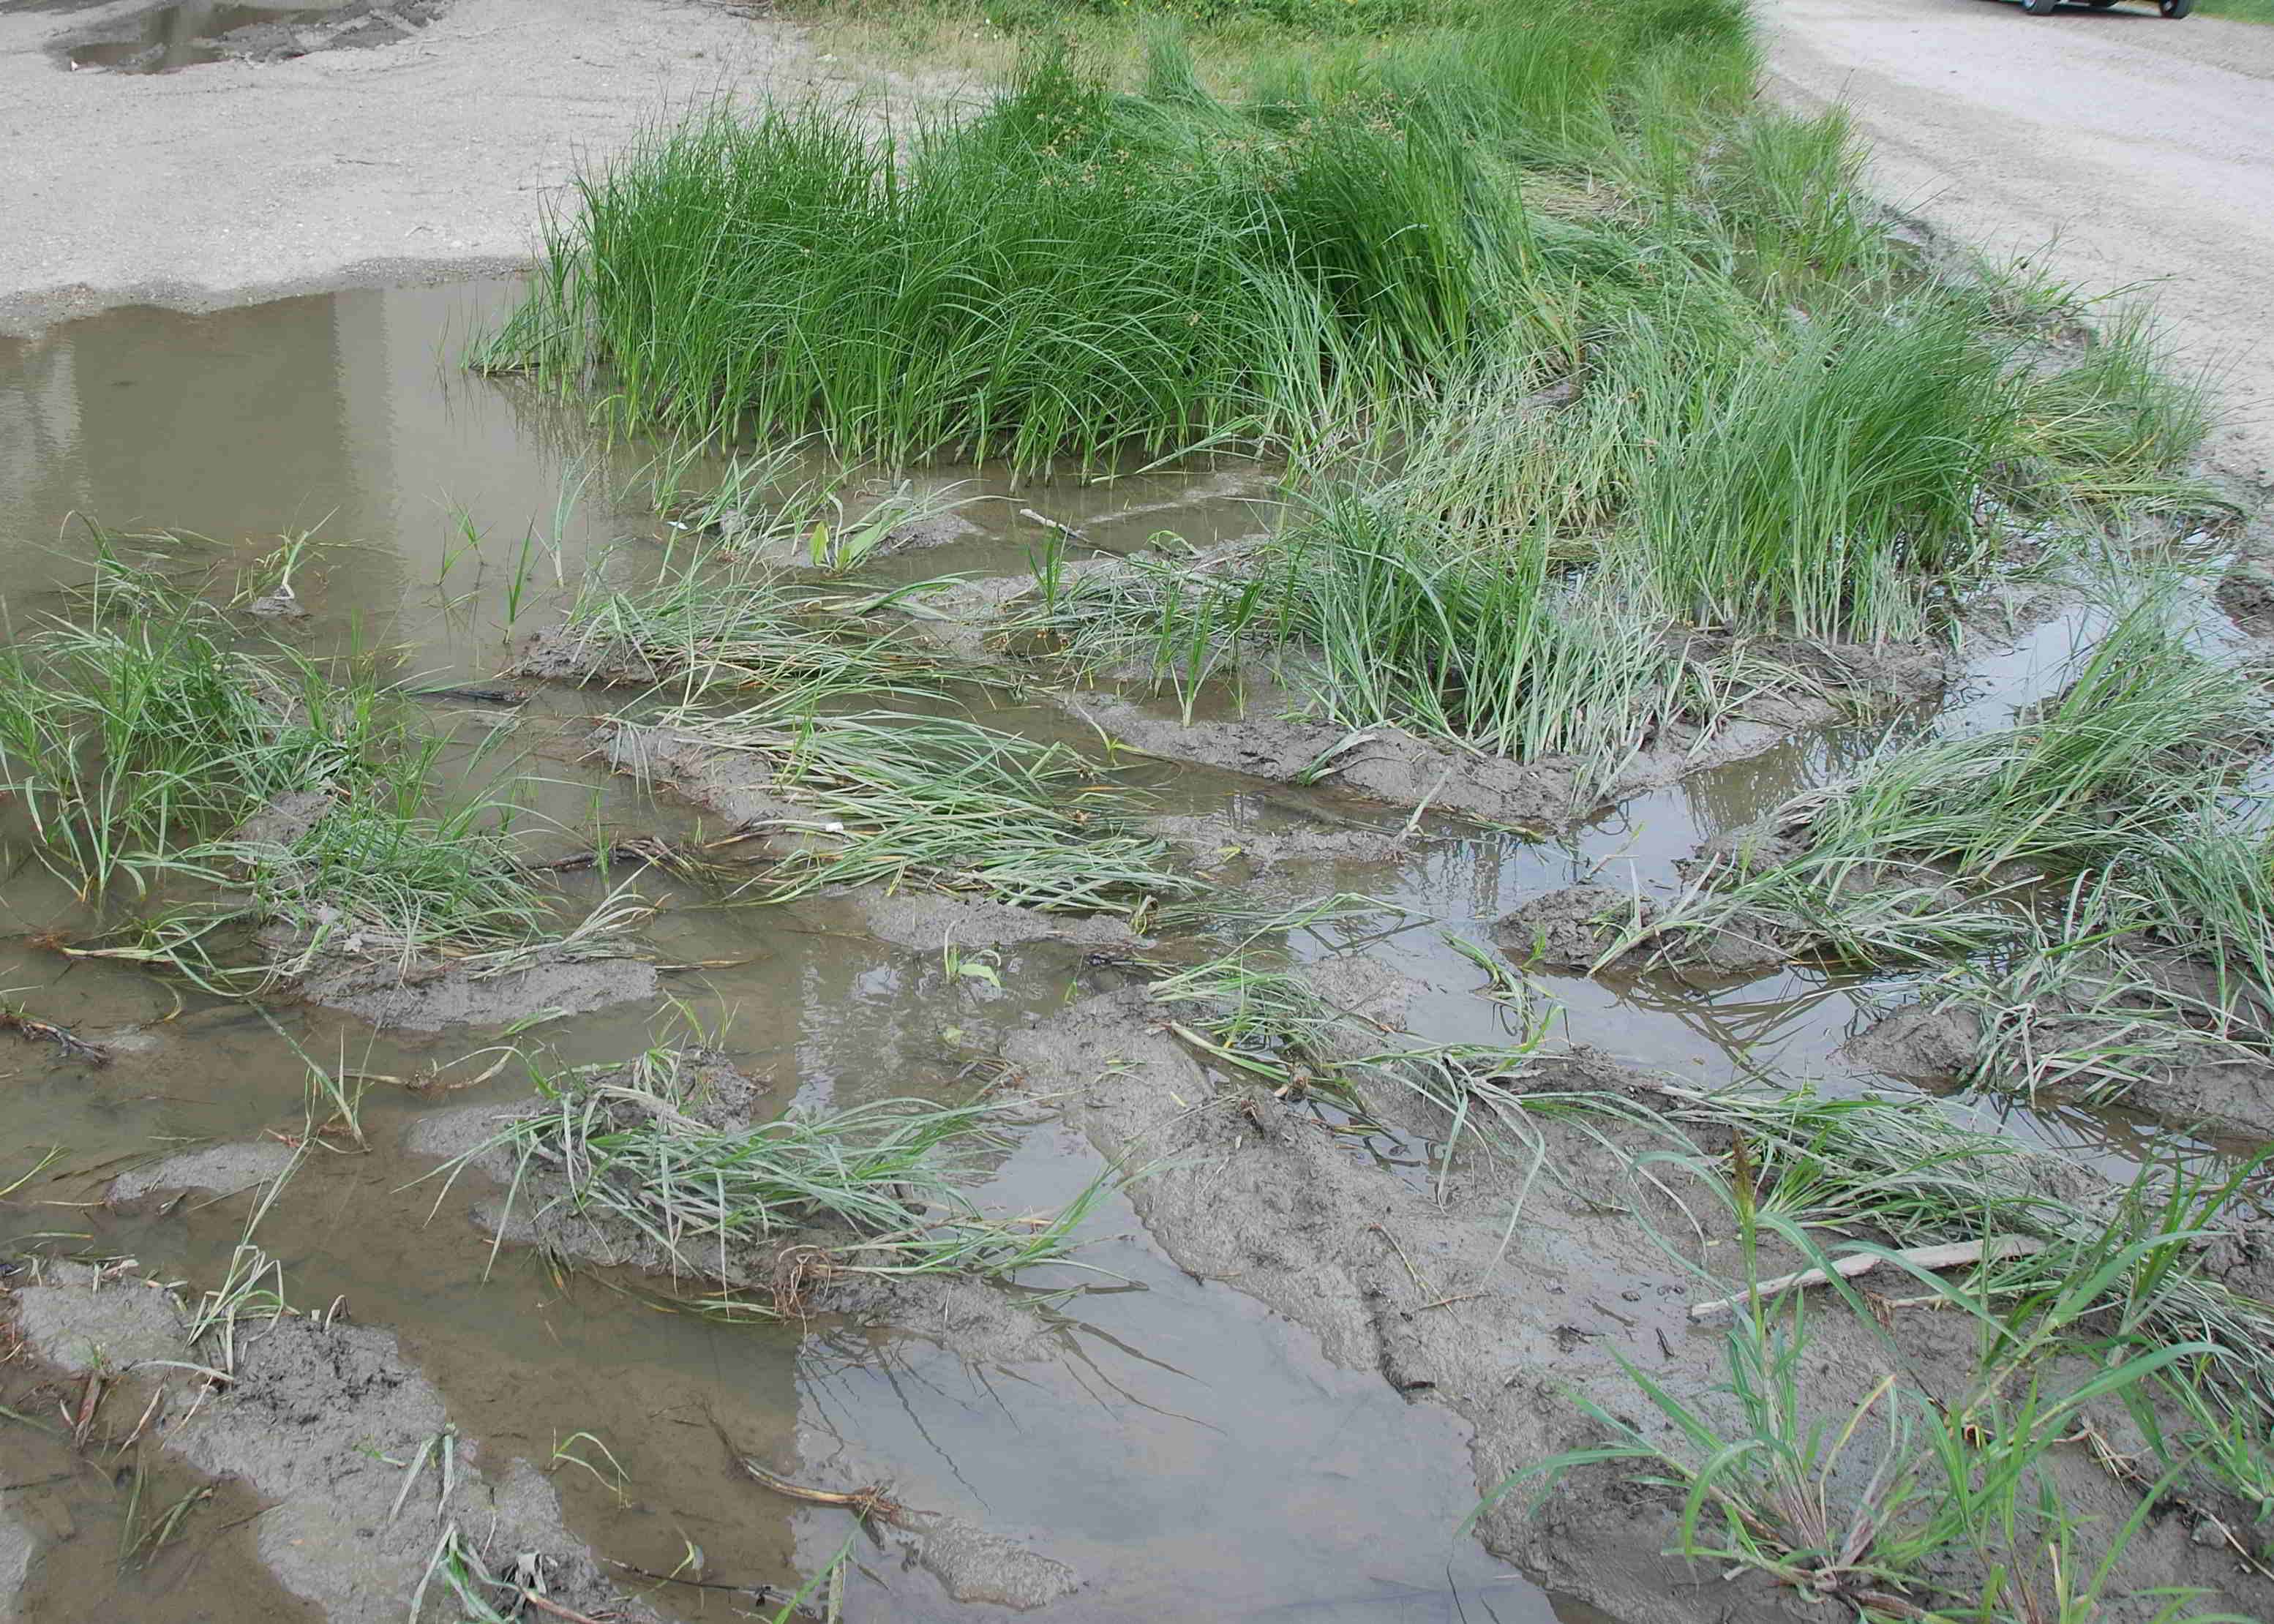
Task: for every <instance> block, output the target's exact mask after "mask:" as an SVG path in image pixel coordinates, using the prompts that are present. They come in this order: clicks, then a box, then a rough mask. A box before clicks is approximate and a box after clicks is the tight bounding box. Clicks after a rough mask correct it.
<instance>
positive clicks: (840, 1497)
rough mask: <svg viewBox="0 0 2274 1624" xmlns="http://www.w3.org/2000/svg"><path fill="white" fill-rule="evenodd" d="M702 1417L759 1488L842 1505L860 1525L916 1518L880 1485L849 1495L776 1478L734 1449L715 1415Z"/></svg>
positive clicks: (902, 1523) (899, 1524)
mask: <svg viewBox="0 0 2274 1624" xmlns="http://www.w3.org/2000/svg"><path fill="white" fill-rule="evenodd" d="M704 1416H705V1418H706V1419H707V1420H709V1422H710V1423H711V1430H712V1432H716V1433H718V1434H719V1443H720V1444H721V1445H722V1446H724V1447H725V1448H726V1451H727V1460H729V1461H730V1462H733V1463H734V1465H736V1466H738V1467H740V1468H741V1469H742V1472H743V1474H744V1475H745V1476H747V1477H749V1479H750V1481H751V1482H753V1483H755V1484H757V1485H758V1486H759V1487H760V1488H762V1489H771V1490H772V1491H773V1492H775V1493H777V1494H782V1495H787V1497H788V1498H790V1499H791V1500H803V1501H805V1502H806V1503H807V1504H808V1505H811V1506H842V1507H844V1508H845V1509H846V1510H847V1511H849V1512H851V1513H852V1514H853V1515H855V1516H856V1517H859V1518H860V1519H861V1520H862V1522H868V1521H869V1520H870V1518H872V1517H873V1518H875V1519H877V1521H879V1522H890V1523H892V1524H894V1525H895V1526H897V1527H902V1528H905V1527H907V1525H908V1522H909V1519H910V1518H911V1516H912V1515H916V1514H913V1513H911V1512H910V1511H909V1510H908V1508H907V1507H906V1506H903V1505H901V1504H900V1501H898V1500H894V1499H892V1497H891V1496H890V1495H888V1494H886V1493H885V1491H884V1488H883V1485H877V1484H871V1485H870V1486H869V1487H867V1488H865V1489H855V1490H854V1491H853V1492H850V1493H840V1492H837V1491H835V1490H832V1489H809V1488H806V1487H805V1486H803V1485H801V1484H795V1483H792V1482H790V1481H789V1479H788V1478H787V1477H775V1476H774V1474H773V1473H772V1472H770V1471H768V1470H766V1469H765V1468H764V1467H763V1466H761V1465H759V1464H758V1463H757V1462H755V1461H753V1460H751V1459H750V1458H749V1456H748V1455H744V1454H743V1453H742V1451H741V1450H740V1449H737V1448H736V1447H734V1440H733V1439H731V1438H729V1437H727V1429H726V1428H725V1427H724V1426H722V1425H719V1417H717V1416H714V1415H711V1414H710V1413H709V1412H708V1411H705V1412H704Z"/></svg>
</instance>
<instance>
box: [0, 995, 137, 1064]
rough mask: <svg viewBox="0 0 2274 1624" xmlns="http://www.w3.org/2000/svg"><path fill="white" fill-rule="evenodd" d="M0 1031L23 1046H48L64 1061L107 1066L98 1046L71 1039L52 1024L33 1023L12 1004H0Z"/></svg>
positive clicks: (105, 1053) (105, 1051) (107, 1060)
mask: <svg viewBox="0 0 2274 1624" xmlns="http://www.w3.org/2000/svg"><path fill="white" fill-rule="evenodd" d="M0 1032H12V1033H14V1034H16V1035H17V1036H18V1037H19V1038H21V1039H23V1041H25V1042H26V1043H42V1042H44V1043H52V1044H54V1045H55V1046H56V1048H57V1049H61V1050H62V1051H63V1055H64V1059H66V1060H83V1061H85V1062H86V1063H87V1064H89V1065H96V1066H107V1065H109V1064H110V1051H109V1049H105V1048H103V1047H102V1044H100V1043H90V1042H88V1041H87V1040H86V1039H84V1038H78V1037H73V1036H72V1034H71V1033H70V1032H69V1031H67V1030H65V1029H64V1027H62V1026H56V1024H55V1023H54V1022H52V1021H45V1020H34V1019H33V1018H32V1017H31V1016H29V1015H26V1013H24V1011H22V1010H20V1009H19V1008H16V1007H15V1006H13V1005H0Z"/></svg>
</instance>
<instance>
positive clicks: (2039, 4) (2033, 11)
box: [2022, 0, 2060, 17]
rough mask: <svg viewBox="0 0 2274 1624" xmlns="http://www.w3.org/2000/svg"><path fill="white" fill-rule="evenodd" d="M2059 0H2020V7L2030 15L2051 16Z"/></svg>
mask: <svg viewBox="0 0 2274 1624" xmlns="http://www.w3.org/2000/svg"><path fill="white" fill-rule="evenodd" d="M2059 4H2060V0H2022V10H2023V11H2027V12H2028V13H2029V15H2030V16H2032V17H2051V16H2052V13H2053V8H2054V7H2055V6H2057V5H2059Z"/></svg>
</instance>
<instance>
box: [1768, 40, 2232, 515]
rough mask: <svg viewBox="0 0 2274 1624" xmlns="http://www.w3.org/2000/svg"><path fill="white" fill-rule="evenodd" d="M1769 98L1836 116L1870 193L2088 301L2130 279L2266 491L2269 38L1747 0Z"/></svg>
mask: <svg viewBox="0 0 2274 1624" xmlns="http://www.w3.org/2000/svg"><path fill="white" fill-rule="evenodd" d="M1763 4H1764V13H1765V17H1766V21H1767V23H1768V26H1769V34H1770V40H1771V64H1772V69H1773V73H1774V76H1775V79H1776V82H1777V86H1778V87H1779V88H1780V89H1781V90H1782V91H1784V92H1785V93H1786V94H1788V95H1789V96H1790V97H1791V98H1792V99H1793V100H1795V101H1796V102H1800V103H1802V104H1803V105H1808V106H1820V105H1822V104H1824V103H1826V102H1832V101H1840V102H1845V103H1846V104H1847V105H1848V107H1849V109H1850V110H1851V111H1852V113H1853V114H1854V116H1855V117H1856V123H1857V124H1858V125H1859V126H1860V127H1861V129H1862V132H1863V133H1864V136H1865V137H1866V138H1867V139H1868V141H1869V143H1870V146H1871V165H1872V178H1873V182H1874V184H1875V186H1876V189H1877V191H1878V192H1879V195H1880V196H1881V197H1882V198H1883V199H1886V200H1887V201H1888V202H1890V203H1892V204H1894V205H1895V206H1896V207H1899V208H1901V209H1903V210H1905V211H1906V212H1907V213H1911V214H1917V215H1919V216H1921V217H1923V218H1924V219H1925V220H1926V221H1928V222H1931V223H1932V224H1933V225H1935V226H1937V227H1939V228H1940V229H1944V230H1946V231H1947V232H1951V233H1954V234H1955V235H1957V236H1959V237H1966V238H1969V239H1972V240H1973V241H1975V242H1977V243H1978V244H1982V245H1984V246H1985V247H1987V248H1989V249H1990V250H1991V251H1992V252H1999V253H2003V254H2007V255H2014V256H2023V257H2027V258H2029V259H2032V260H2033V261H2035V262H2036V263H2037V265H2038V266H2039V267H2042V268H2045V269H2049V270H2051V271H2052V273H2053V274H2056V275H2059V276H2061V277H2063V278H2067V279H2069V280H2072V281H2074V282H2078V283H2081V284H2082V286H2083V288H2084V289H2086V290H2088V291H2090V292H2092V293H2096V294H2097V293H2106V292H2108V291H2110V290H2112V289H2118V288H2123V287H2127V286H2131V285H2134V284H2147V285H2148V290H2149V291H2150V292H2152V294H2153V296H2154V297H2155V299H2156V301H2157V305H2158V306H2159V307H2160V309H2161V311H2162V312H2163V315H2164V318H2165V323H2166V326H2167V327H2168V329H2169V331H2170V334H2171V336H2172V340H2173V341H2174V343H2175V344H2176V346H2177V348H2178V349H2179V350H2180V353H2181V355H2182V356H2183V357H2184V358H2185V359H2186V360H2187V361H2188V362H2189V363H2191V364H2193V365H2201V366H2207V367H2210V368H2211V369H2212V370H2213V372H2214V373H2215V374H2216V375H2217V379H2218V384H2219V387H2220V390H2221V393H2222V395H2223V396H2224V403H2225V417H2226V421H2225V424H2224V425H2223V426H2222V428H2221V430H2220V432H2219V433H2218V436H2217V437H2216V439H2215V440H2214V444H2213V447H2212V451H2213V455H2214V458H2215V460H2216V461H2217V462H2218V463H2219V464H2220V465H2221V466H2222V468H2223V469H2225V470H2226V471H2227V472H2229V473H2232V474H2234V475H2238V476H2240V477H2245V478H2248V479H2250V480H2253V481H2255V482H2257V483H2259V484H2262V485H2265V484H2274V27H2264V26H2255V25H2252V24H2248V23H2229V22H2220V21H2218V20H2216V19H2210V18H2203V17H2195V18H2189V19H2187V20H2185V21H2182V22H2169V21H2166V20H2165V19H2163V18H2161V17H2158V16H2157V14H2156V12H2155V11H2153V10H2151V9H2150V8H2149V7H2147V6H2145V5H2142V4H2125V5H2122V6H2120V7H2117V8H2115V9H2113V10H2109V11H2091V10H2088V9H2086V8H2085V7H2083V6H2081V5H2066V4H2065V5H2063V6H2062V7H2061V8H2060V9H2059V11H2056V12H2054V13H2053V14H2052V16H2050V17H2031V16H2029V15H2028V14H2027V13H2025V12H2024V11H2022V8H2021V7H2020V5H2018V4H2014V3H2013V0H1763Z"/></svg>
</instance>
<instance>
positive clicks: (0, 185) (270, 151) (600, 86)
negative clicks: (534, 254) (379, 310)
mask: <svg viewBox="0 0 2274 1624" xmlns="http://www.w3.org/2000/svg"><path fill="white" fill-rule="evenodd" d="M136 9H137V8H136V7H134V6H133V5H132V4H124V5H108V6H104V5H89V4H78V3H77V0H60V3H59V0H25V3H18V0H10V3H8V4H0V222H4V224H0V333H9V332H23V331H26V330H27V329H29V328H32V327H38V326H40V325H42V324H43V323H44V322H46V321H48V320H54V319H56V318H57V317H60V316H68V315H72V314H79V313H84V312H87V311H90V310H94V309H99V308H102V307H104V306H109V305H121V304H131V303H154V304H161V305H172V306H175V307H177V308H183V309H200V308H210V307H213V306H217V305H237V304H243V303H246V302H248V301H250V300H252V299H253V298H258V297H278V296H282V295H284V294H289V293H295V292H303V291H311V290H315V289H325V288H336V287H340V286H342V285H347V284H360V285H375V284H379V283H384V282H404V281H410V280H415V279H416V278H417V277H418V274H419V273H420V272H421V271H422V270H448V271H450V272H452V273H454V274H467V273H469V272H471V271H473V270H477V269H480V268H485V267H497V268H503V267H507V266H518V265H522V264H525V263H527V261H528V259H529V258H530V253H531V247H532V245H533V244H534V242H535V239H536V232H537V229H538V222H539V219H540V214H541V203H542V199H544V198H545V197H546V195H547V194H548V193H550V192H553V191H555V190H556V189H557V188H558V187H559V186H560V185H561V183H562V182H563V181H565V180H566V179H567V178H568V177H569V175H570V173H571V171H572V169H573V168H574V166H575V164H576V161H577V160H578V159H579V158H580V157H605V156H606V154H609V153H611V152H614V151H615V150H616V149H617V148H619V147H621V146H622V145H623V144H624V143H625V142H626V141H628V140H629V139H633V138H634V137H635V136H636V134H637V132H639V131H640V130H642V129H643V128H644V127H646V126H648V125H650V124H652V123H653V122H654V121H655V119H656V118H657V117H658V116H659V114H660V113H662V112H663V111H664V110H665V109H668V108H671V107H674V106H680V107H683V106H685V105H687V104H688V103H689V102H694V101H697V100H698V99H702V98H704V97H709V96H712V95H717V94H726V93H731V94H736V95H741V96H745V97H752V98H755V97H759V96H765V95H773V96H779V97H785V98H787V97H793V96H796V95H800V94H807V93H810V92H819V93H822V94H870V95H873V96H876V97H877V98H878V100H879V102H880V103H881V102H889V101H892V100H894V99H898V98H899V97H900V96H901V95H902V94H903V93H905V92H907V90H908V89H909V86H907V84H906V83H905V82H904V81H900V80H897V79H892V78H891V77H890V76H886V75H881V74H878V73H875V72H872V71H868V70H866V69H863V68H858V67H856V66H855V64H850V63H842V62H840V61H838V60H836V59H835V58H834V57H832V56H829V55H828V54H827V53H826V52H825V51H823V50H822V49H819V48H817V47H816V46H815V45H813V44H812V43H811V42H810V41H809V39H808V38H807V37H806V35H805V34H804V31H803V30H802V29H800V28H798V27H796V26H794V25H792V24H788V23H785V22H780V21H778V20H773V19H764V18H753V17H751V16H749V15H746V14H744V13H743V12H742V11H740V10H738V9H736V8H734V7H730V6H727V5H725V4H716V3H714V0H456V4H452V5H451V6H449V8H448V10H446V11H443V12H442V14H441V15H440V18H439V19H437V20H436V21H434V22H433V24H431V25H430V26H426V27H425V28H422V29H420V30H418V32H417V33H416V34H414V35H413V36H412V37H411V38H410V39H408V40H404V41H401V42H400V43H394V44H388V45H382V46H378V47H375V48H373V49H336V50H319V51H316V52H315V53H313V54H312V55H309V56H300V57H297V58H296V59H294V60H290V61H282V62H268V63H251V62H221V63H214V64H207V65H202V66H198V67H192V68H188V69H185V70H184V71H180V72H175V73H167V74H154V75H138V74H129V73H114V72H106V71H68V70H67V69H66V68H65V67H64V66H63V65H62V64H61V63H60V62H59V59H58V56H57V53H58V51H59V50H60V49H64V46H65V45H67V43H68V42H69V41H72V40H73V39H74V38H76V37H78V36H79V35H80V34H83V33H84V32H86V31H87V29H88V28H89V27H90V26H100V25H101V24H102V22H103V20H104V19H109V18H117V17H119V16H121V15H124V14H131V13H133V12H134V11H136ZM143 9H145V10H147V8H143Z"/></svg>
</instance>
